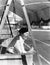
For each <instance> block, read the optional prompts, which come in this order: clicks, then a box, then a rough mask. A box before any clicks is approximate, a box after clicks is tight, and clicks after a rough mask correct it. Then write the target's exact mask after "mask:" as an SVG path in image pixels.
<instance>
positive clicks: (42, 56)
mask: <svg viewBox="0 0 50 65" xmlns="http://www.w3.org/2000/svg"><path fill="white" fill-rule="evenodd" d="M39 56H40V57H41V58H42V59H43V60H44V61H46V62H47V63H48V64H49V65H50V62H49V61H48V60H46V59H45V58H44V57H43V56H42V55H41V54H39Z"/></svg>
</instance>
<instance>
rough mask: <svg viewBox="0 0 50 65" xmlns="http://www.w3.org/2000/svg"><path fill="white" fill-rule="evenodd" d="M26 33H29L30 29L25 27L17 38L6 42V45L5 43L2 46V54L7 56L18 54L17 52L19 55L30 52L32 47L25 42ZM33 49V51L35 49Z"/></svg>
mask: <svg viewBox="0 0 50 65" xmlns="http://www.w3.org/2000/svg"><path fill="white" fill-rule="evenodd" d="M26 32H28V28H27V27H23V28H21V29H20V30H19V31H18V35H17V36H15V37H14V38H9V39H8V40H6V43H5V42H3V43H2V45H1V46H2V50H1V54H5V53H6V52H9V53H16V52H17V51H18V53H27V51H26V50H30V48H31V47H30V48H29V47H28V46H29V44H26V43H27V42H25V40H27V35H25V33H26ZM10 40H11V41H10ZM9 41H10V42H9ZM31 49H32V50H33V47H32V48H31ZM14 51H15V52H14Z"/></svg>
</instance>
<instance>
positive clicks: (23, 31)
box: [19, 27, 28, 35]
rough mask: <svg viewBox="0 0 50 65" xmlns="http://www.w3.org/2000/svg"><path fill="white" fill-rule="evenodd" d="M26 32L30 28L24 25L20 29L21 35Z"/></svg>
mask: <svg viewBox="0 0 50 65" xmlns="http://www.w3.org/2000/svg"><path fill="white" fill-rule="evenodd" d="M25 32H28V28H27V27H25V28H24V27H23V28H21V29H20V30H19V34H20V35H22V34H24V33H25Z"/></svg>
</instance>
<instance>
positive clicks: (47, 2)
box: [25, 1, 50, 6]
mask: <svg viewBox="0 0 50 65" xmlns="http://www.w3.org/2000/svg"><path fill="white" fill-rule="evenodd" d="M36 4H50V2H49V1H46V2H34V3H28V4H25V6H28V5H36Z"/></svg>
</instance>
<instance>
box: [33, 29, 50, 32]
mask: <svg viewBox="0 0 50 65" xmlns="http://www.w3.org/2000/svg"><path fill="white" fill-rule="evenodd" d="M32 31H44V32H50V30H44V29H32Z"/></svg>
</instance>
